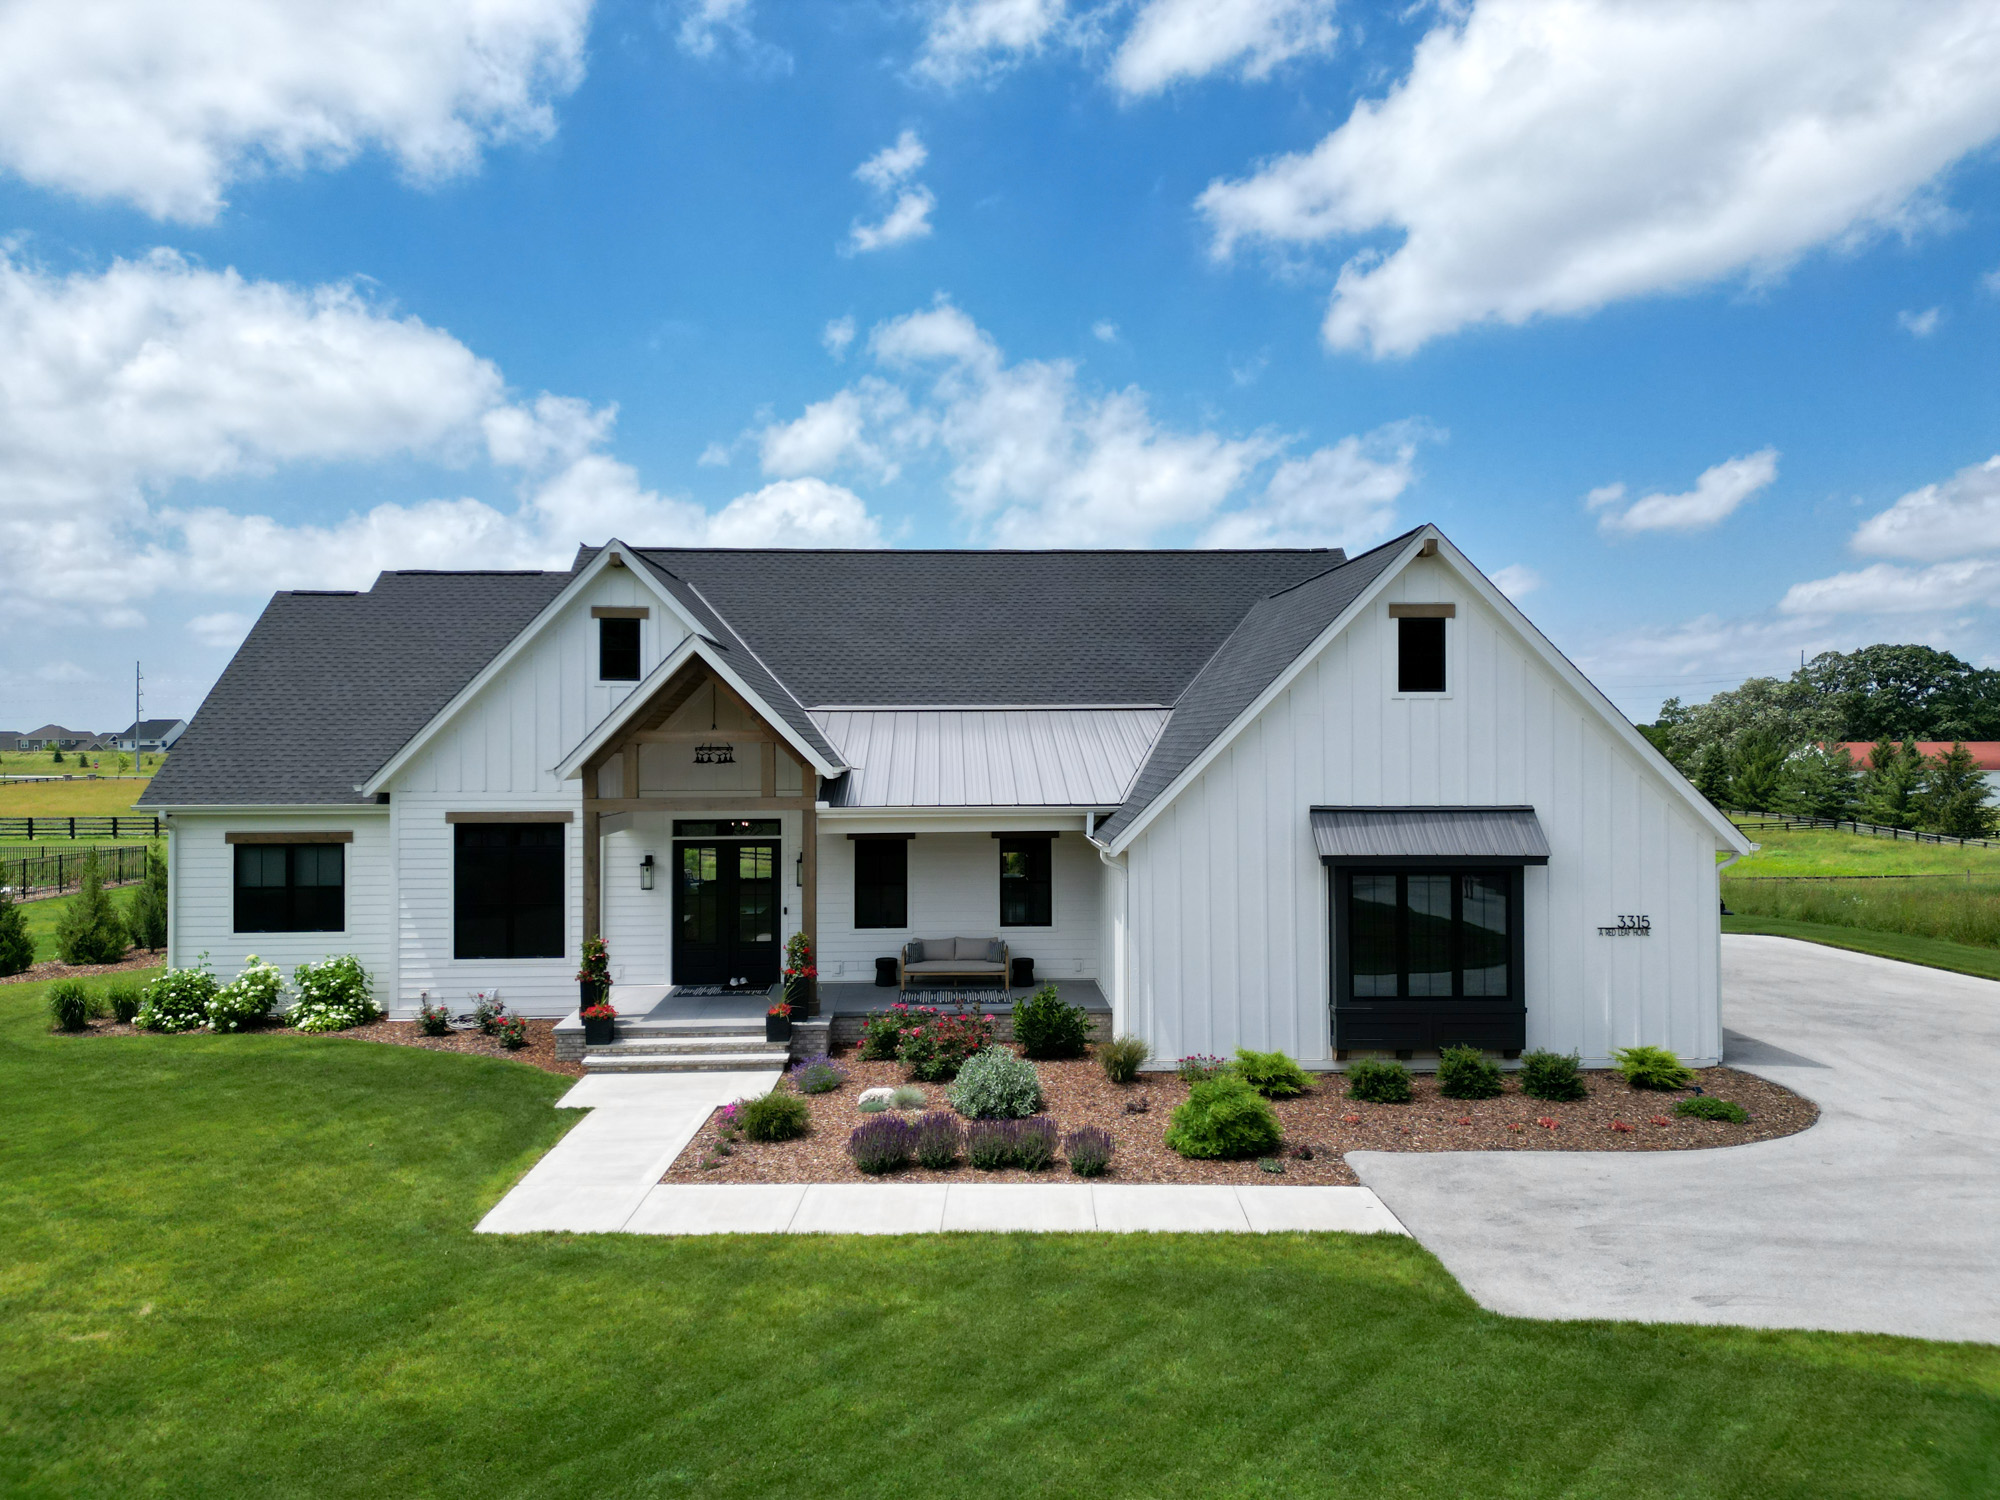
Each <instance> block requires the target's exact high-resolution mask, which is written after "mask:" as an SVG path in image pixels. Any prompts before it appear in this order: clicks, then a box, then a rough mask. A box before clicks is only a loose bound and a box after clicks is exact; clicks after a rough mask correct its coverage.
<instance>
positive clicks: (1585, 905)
mask: <svg viewBox="0 0 2000 1500" xmlns="http://www.w3.org/2000/svg"><path fill="white" fill-rule="evenodd" d="M1392 601H1393V602H1411V603H1417V602H1447V601H1449V602H1452V603H1455V604H1456V606H1457V615H1456V617H1455V618H1454V619H1453V621H1452V623H1451V632H1450V634H1451V645H1450V653H1451V667H1450V670H1451V676H1450V688H1451V691H1450V694H1449V696H1446V697H1435V698H1418V697H1401V696H1398V695H1397V694H1396V693H1395V661H1396V655H1395V630H1394V627H1393V625H1392V622H1391V621H1390V620H1389V618H1388V611H1387V605H1388V603H1389V602H1392ZM1522 803H1525V804H1529V805H1532V806H1533V807H1534V809H1535V811H1536V814H1537V816H1538V817H1539V819H1540V821H1541V824H1542V827H1543V829H1544V831H1545V832H1546V834H1547V836H1548V840H1549V845H1550V849H1551V851H1552V852H1551V856H1550V860H1549V863H1548V865H1547V866H1546V867H1541V868H1538V867H1532V866H1531V867H1530V868H1529V869H1528V871H1527V875H1526V892H1525V897H1526V903H1525V904H1526V910H1525V912H1524V914H1523V920H1524V922H1525V929H1526V932H1525V935H1526V953H1525V964H1526V975H1525V979H1526V985H1527V1004H1528V1045H1529V1046H1530V1047H1550V1048H1554V1049H1556V1050H1558V1051H1564V1052H1567V1051H1571V1050H1575V1051H1576V1052H1578V1053H1580V1054H1581V1055H1582V1057H1583V1059H1584V1061H1585V1062H1586V1063H1587V1064H1590V1065H1594V1066H1601V1065H1604V1064H1605V1063H1607V1062H1608V1061H1609V1059H1610V1054H1611V1051H1612V1049H1614V1048H1617V1047H1625V1046H1631V1045H1634V1044H1636V1043H1641V1042H1645V1043H1653V1044H1657V1045H1660V1046H1666V1047H1671V1048H1672V1049H1673V1050H1674V1051H1676V1052H1678V1053H1679V1054H1680V1055H1681V1056H1682V1057H1683V1058H1685V1059H1688V1060H1690V1061H1694V1062H1698V1063H1710V1062H1714V1061H1716V1060H1717V1059H1718V1058H1719V1057H1720V1055H1721V1050H1722V1037H1721V1025H1720V1007H1719V999H1718V989H1719V984H1720V973H1719V967H1720V938H1719V932H1720V925H1719V921H1718V918H1717V908H1718V889H1719V888H1718V881H1717V877H1716V870H1715V848H1716V836H1715V834H1714V832H1713V831H1712V830H1710V829H1709V828H1708V827H1707V826H1706V825H1705V824H1704V823H1703V822H1702V821H1701V819H1700V818H1699V817H1698V816H1697V814H1696V813H1695V812H1694V810H1693V809H1692V808H1691V807H1689V806H1688V804H1687V803H1686V801H1685V800H1683V798H1682V797H1681V796H1680V795H1679V794H1678V793H1677V792H1676V791H1675V790H1674V789H1673V788H1672V787H1671V786H1670V785H1669V784H1667V783H1666V782H1665V781H1664V780H1662V779H1661V778H1660V776H1658V775H1657V774H1656V773H1655V772H1654V771H1653V770H1652V768H1651V767H1650V766H1648V765H1647V764H1646V763H1645V762H1644V761H1642V760H1641V759H1640V757H1639V755H1638V754H1637V753H1636V752H1635V751H1633V750H1632V749H1631V748H1630V747H1629V746H1627V745H1625V744H1624V743H1623V742H1622V741H1621V740H1620V739H1619V738H1618V736H1617V735H1615V734H1614V733H1613V731H1612V730H1611V728H1610V727H1609V726H1608V725H1606V724H1605V723H1604V722H1603V721H1602V719H1600V718H1599V717H1598V715H1597V714H1596V712H1594V711H1593V710H1592V709H1591V708H1590V707H1589V706H1588V705H1586V704H1585V703H1584V702H1583V701H1582V700H1581V699H1580V698H1579V697H1578V696H1577V695H1576V694H1575V693H1574V692H1573V691H1572V690H1571V689H1570V688H1569V686H1568V685H1567V684H1566V683H1564V682H1563V681H1562V680H1561V679H1560V678H1559V677H1557V676H1556V674H1555V673H1554V672H1553V671H1551V670H1550V669H1549V668H1548V667H1547V666H1546V665H1545V664H1544V663H1543V662H1542V661H1540V660H1539V659H1538V658H1537V657H1535V656H1534V655H1533V654H1532V653H1531V652H1530V650H1529V648H1528V647H1527V645H1526V644H1525V643H1524V642H1522V641H1521V640H1520V639H1519V638H1518V637H1517V636H1516V635H1515V634H1514V632H1513V631H1512V630H1511V629H1510V628H1509V627H1508V626H1507V625H1505V624H1504V623H1503V622H1502V621H1501V620H1500V619H1499V618H1498V617H1497V616H1495V615H1493V614H1492V613H1490V612H1489V611H1488V610H1487V609H1486V608H1485V607H1484V606H1483V604H1481V603H1480V601H1479V600H1478V598H1477V597H1476V596H1475V595H1474V594H1473V593H1472V592H1471V590H1470V589H1468V588H1466V587H1464V586H1463V585H1461V584H1459V583H1458V582H1457V580H1456V579H1455V577H1454V575H1452V574H1451V573H1450V571H1449V570H1448V569H1447V568H1445V567H1444V566H1442V565H1440V564H1438V563H1435V562H1428V561H1424V562H1417V563H1414V564H1412V565H1411V567H1410V568H1408V569H1407V570H1406V571H1405V572H1404V573H1403V574H1401V575H1400V576H1399V577H1398V578H1396V579H1394V580H1392V582H1391V584H1390V586H1389V591H1388V593H1387V595H1386V596H1385V598H1384V599H1383V600H1381V601H1378V602H1376V603H1375V604H1374V605H1373V606H1372V607H1371V608H1370V610H1369V611H1368V612H1367V614H1366V615H1365V616H1364V617H1363V618H1360V619H1357V620H1356V621H1354V622H1353V623H1352V624H1351V625H1350V626H1349V627H1348V628H1347V629H1346V630H1345V631H1344V632H1342V634H1341V635H1339V636H1337V637H1336V638H1335V639H1334V640H1333V641H1332V642H1331V643H1330V644H1329V645H1328V646H1327V648H1326V649H1325V651H1324V652H1323V653H1322V655H1321V656H1320V657H1319V658H1318V659H1317V660H1316V661H1314V662H1312V663H1310V664H1309V665H1307V666H1306V668H1305V669H1304V670H1303V672H1302V673H1301V674H1300V675H1299V676H1298V677H1297V678H1296V679H1295V680H1294V681H1293V682H1292V683H1291V685H1290V686H1289V687H1288V688H1287V689H1286V690H1285V691H1284V692H1283V693H1281V694H1280V695H1279V696H1278V697H1277V698H1275V699H1274V700H1273V701H1272V702H1271V703H1270V705H1269V706H1268V707H1267V708H1265V710H1264V711H1263V712H1262V713H1261V714H1260V715H1259V716H1258V718H1257V719H1256V720H1255V721H1254V722H1253V723H1252V724H1250V725H1249V726H1248V727H1247V728H1246V729H1245V730H1244V732H1243V733H1242V734H1241V736H1240V737H1239V738H1237V739H1236V740H1235V741H1234V743H1233V744H1232V745H1231V746H1230V748H1229V749H1227V750H1226V751H1224V752H1223V753H1222V754H1221V755H1220V756H1219V757H1218V758H1217V759H1216V760H1215V761H1214V762H1213V763H1212V764H1210V765H1209V766H1208V768H1207V769H1206V770H1205V771H1204V772H1203V773H1202V774H1201V775H1200V776H1199V777H1197V778H1196V779H1195V780H1194V781H1193V782H1191V783H1190V784H1189V785H1188V786H1187V787H1186V788H1185V789H1184V790H1183V791H1182V792H1181V793H1180V795H1179V796H1178V797H1177V798H1176V799H1175V800H1174V801H1173V803H1172V804H1170V805H1169V806H1168V807H1166V808H1165V809H1164V810H1163V811H1162V812H1161V813H1160V815H1159V817H1158V818H1157V820H1156V821H1154V822H1153V823H1152V824H1151V825H1150V826H1149V827H1148V828H1147V829H1145V830H1144V832H1142V833H1141V835H1140V836H1139V838H1138V839H1137V840H1136V841H1135V842H1134V843H1133V845H1132V847H1131V849H1130V851H1129V856H1128V857H1129V868H1130V921H1131V928H1132V943H1131V955H1132V978H1131V990H1130V1005H1131V1009H1132V1019H1131V1025H1132V1027H1133V1029H1134V1030H1136V1031H1137V1032H1138V1033H1139V1034H1141V1035H1143V1036H1145V1037H1146V1038H1147V1039H1148V1040H1149V1041H1150V1042H1151V1043H1152V1044H1153V1053H1154V1056H1155V1057H1158V1058H1172V1057H1176V1056H1182V1055H1185V1054H1187V1053H1191V1052H1210V1053H1218V1054H1222V1055H1225V1056H1226V1055H1227V1054H1229V1053H1230V1052H1231V1051H1233V1050H1234V1049H1235V1048H1237V1047H1239V1046H1247V1047H1254V1048H1260V1049H1262V1048H1282V1049H1283V1050H1284V1051H1286V1052H1289V1053H1291V1054H1293V1055H1294V1056H1297V1057H1301V1058H1306V1059H1315V1060H1318V1059H1327V1058H1329V1057H1330V1055H1331V1049H1332V1038H1331V1016H1330V1008H1329V1007H1330V987H1331V963H1330V957H1329V952H1330V949H1329V934H1330V929H1329V920H1330V917H1329V910H1328V907H1329V901H1328V883H1327V877H1326V873H1325V870H1324V867H1323V866H1322V865H1321V864H1320V862H1319V859H1318V857H1317V854H1316V852H1315V850H1314V847H1313V841H1312V835H1311V831H1310V827H1309V823H1308V812H1309V809H1310V808H1311V807H1313V806H1314V805H1315V804H1324V805H1336V806H1337V805H1371V804H1372V805H1385V806H1399V805H1423V804H1487V805H1504V804H1522ZM1624 913H1634V914H1641V913H1643V914H1645V915H1647V916H1649V917H1650V918H1651V919H1652V936H1650V937H1605V936H1601V935H1600V934H1599V933H1598V930H1597V929H1598V928H1599V927H1600V926H1604V925H1608V924H1612V923H1615V922H1616V920H1617V918H1618V916H1619V915H1620V914H1624Z"/></svg>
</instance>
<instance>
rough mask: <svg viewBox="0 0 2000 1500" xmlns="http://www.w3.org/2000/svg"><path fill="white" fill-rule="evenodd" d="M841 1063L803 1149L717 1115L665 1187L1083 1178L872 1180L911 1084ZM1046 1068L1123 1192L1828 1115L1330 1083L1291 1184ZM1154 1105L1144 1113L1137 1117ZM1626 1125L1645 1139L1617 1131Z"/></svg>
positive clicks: (1755, 1088) (1805, 1105) (1182, 1094)
mask: <svg viewBox="0 0 2000 1500" xmlns="http://www.w3.org/2000/svg"><path fill="white" fill-rule="evenodd" d="M840 1061H841V1063H842V1064H843V1066H845V1067H846V1068H847V1069H848V1070H849V1073H850V1077H849V1079H848V1081H847V1082H846V1083H844V1084H842V1085H841V1086H840V1087H839V1088H838V1089H836V1090H834V1091H833V1092H832V1093H830V1094H819V1095H816V1096H811V1097H808V1098H807V1099H806V1106H807V1108H808V1109H810V1110H811V1112H812V1124H811V1128H810V1130H809V1131H808V1132H807V1134H806V1135H804V1136H803V1137H801V1138H800V1139H798V1140H794V1141H780V1142H776V1143H773V1144H768V1145H759V1144H757V1143H756V1142H753V1141H747V1140H738V1141H736V1142H735V1143H733V1145H731V1146H730V1147H729V1154H728V1155H726V1156H717V1155H715V1154H714V1152H715V1148H716V1147H717V1146H718V1145H721V1144H723V1142H722V1137H721V1132H720V1130H719V1128H718V1126H717V1123H716V1119H715V1117H714V1116H713V1115H711V1116H710V1118H709V1119H708V1121H707V1123H705V1124H704V1125H703V1126H702V1128H701V1130H700V1131H699V1132H698V1133H697V1134H696V1136H695V1138H694V1140H693V1141H691V1142H690V1143H689V1144H688V1146H687V1149H686V1150H684V1151H683V1152H682V1153H681V1154H680V1156H679V1157H678V1158H677V1159H676V1160H675V1162H674V1164H673V1166H672V1167H670V1168H668V1170H667V1174H666V1176H665V1177H664V1178H662V1179H661V1180H662V1181H664V1182H687V1181H701V1182H885V1181H894V1182H1033V1181H1042V1182H1046V1181H1049V1180H1051V1178H1052V1177H1061V1178H1064V1179H1067V1178H1068V1177H1069V1173H1068V1171H1067V1169H1066V1168H1065V1167H1064V1166H1063V1165H1062V1164H1061V1163H1060V1162H1058V1163H1057V1164H1056V1165H1054V1166H1053V1167H1051V1168H1049V1169H1046V1170H1044V1171H1042V1172H1038V1173H1031V1172H1022V1171H1004V1172H983V1171H980V1170H978V1169H977V1168H975V1167H972V1166H969V1165H967V1164H966V1163H965V1162H964V1161H963V1160H961V1161H960V1163H959V1164H958V1165H957V1166H955V1167H953V1168H951V1169H950V1170H948V1171H943V1172H933V1171H927V1170H925V1169H924V1168H922V1167H919V1166H917V1165H916V1164H914V1163H912V1164H911V1165H909V1166H907V1167H905V1168H904V1169H903V1170H902V1171H900V1172H897V1173H894V1174H892V1175H891V1176H889V1177H870V1176H868V1175H867V1174H866V1173H864V1172H861V1171H858V1170H856V1168H855V1166H854V1164H853V1163H852V1162H850V1161H849V1160H848V1158H847V1151H846V1146H847V1137H848V1134H849V1132H850V1131H852V1130H853V1129H854V1128H855V1127H856V1126H857V1125H859V1124H861V1123H862V1122H863V1121H864V1120H867V1119H869V1118H871V1117H870V1116H868V1115H864V1114H862V1113H861V1112H860V1111H859V1110H858V1109H857V1108H856V1107H855V1100H856V1099H857V1098H858V1097H859V1095H860V1093H861V1091H862V1090H863V1089H865V1088H872V1087H875V1086H876V1085H879V1084H890V1085H894V1084H899V1083H902V1082H903V1081H904V1079H903V1073H902V1069H901V1067H900V1066H899V1065H897V1064H895V1063H870V1062H861V1061H859V1060H857V1059H856V1058H855V1056H854V1055H853V1054H852V1053H851V1052H850V1053H849V1054H848V1055H847V1056H845V1057H842V1058H841V1059H840ZM1035 1068H1036V1071H1037V1072H1038V1073H1039V1074H1040V1075H1041V1081H1042V1093H1043V1098H1044V1104H1043V1112H1044V1113H1046V1114H1049V1115H1052V1116H1053V1117H1054V1118H1055V1120H1056V1122H1057V1124H1058V1125H1059V1126H1060V1127H1061V1128H1062V1129H1063V1130H1064V1131H1069V1130H1074V1129H1076V1128H1077V1127H1078V1126H1080V1125H1098V1126H1102V1127H1103V1128H1104V1129H1106V1130H1108V1131H1110V1132H1111V1136H1112V1140H1113V1142H1114V1147H1113V1152H1112V1157H1111V1170H1110V1172H1109V1173H1107V1174H1106V1176H1105V1177H1104V1178H1102V1179H1099V1180H1101V1181H1110V1182H1189V1183H1236V1184H1262V1185H1266V1186H1275V1185H1280V1184H1287V1185H1297V1186H1321V1185H1335V1184H1353V1183H1355V1182H1357V1181H1359V1179H1358V1178H1356V1177H1355V1175H1354V1173H1353V1171H1352V1170H1350V1169H1349V1167H1348V1165H1347V1163H1346V1161H1345V1160H1344V1159H1343V1158H1344V1156H1345V1153H1347V1152H1349V1151H1689V1150H1697V1149H1701V1148H1704V1147H1710V1146H1737V1145H1741V1144H1743V1143H1744V1142H1746V1141H1761V1140H1770V1139H1772V1138H1774V1137H1777V1136H1784V1135H1792V1134H1794V1133H1796V1132H1798V1131H1801V1130H1804V1129H1805V1128H1806V1127H1807V1126H1809V1125H1811V1124H1812V1123H1813V1122H1814V1121H1815V1120H1817V1119H1818V1118H1819V1108H1818V1106H1816V1105H1814V1104H1813V1103H1812V1102H1811V1101H1809V1100H1806V1099H1802V1098H1800V1097H1799V1096H1798V1095H1797V1094H1794V1093H1793V1092H1792V1091H1791V1090H1789V1089H1785V1088H1780V1087H1779V1086H1778V1085H1777V1084H1775V1083H1767V1082H1766V1081H1765V1080H1763V1079H1761V1078H1756V1077H1753V1076H1751V1075H1750V1074H1748V1073H1739V1072H1737V1071H1736V1070H1735V1069H1734V1068H1705V1069H1701V1070H1700V1071H1698V1072H1697V1074H1696V1075H1695V1076H1696V1083H1697V1084H1698V1085H1699V1086H1700V1087H1701V1088H1702V1089H1704V1090H1705V1091H1707V1092H1708V1093H1710V1094H1715V1095H1717V1096H1719V1097H1721V1098H1724V1099H1731V1100H1734V1101H1735V1102H1736V1103H1738V1104H1740V1105H1742V1106H1743V1107H1744V1108H1745V1109H1747V1110H1748V1111H1749V1112H1750V1120H1749V1123H1748V1124H1745V1125H1731V1124H1728V1123H1726V1122H1724V1121H1718V1120H1684V1119H1679V1118H1677V1117H1675V1115H1674V1113H1673V1107H1674V1103H1675V1101H1676V1100H1679V1099H1684V1098H1687V1097H1688V1096H1689V1095H1690V1094H1691V1093H1692V1092H1693V1090H1692V1089H1682V1090H1676V1091H1674V1092H1672V1093H1654V1092H1649V1091H1640V1090H1635V1089H1633V1088H1630V1087H1628V1086H1627V1084H1626V1083H1625V1080H1624V1079H1623V1078H1622V1077H1621V1076H1619V1075H1618V1074H1616V1073H1586V1074H1584V1080H1585V1083H1586V1086H1587V1087H1588V1088H1589V1090H1590V1095H1589V1097H1588V1098H1586V1099H1580V1100H1578V1101H1577V1102H1576V1103H1574V1104H1550V1103H1548V1102H1547V1101H1545V1100H1541V1099H1530V1098H1528V1097H1527V1096H1526V1095H1524V1094H1522V1093H1520V1092H1519V1091H1518V1088H1519V1086H1518V1084H1517V1082H1516V1081H1515V1079H1514V1078H1512V1077H1509V1078H1508V1079H1507V1092H1506V1093H1504V1094H1502V1095H1501V1096H1500V1097H1499V1098H1497V1099H1445V1098H1442V1097H1440V1096H1439V1094H1438V1091H1437V1081H1436V1079H1434V1078H1429V1077H1425V1076H1422V1075H1419V1076H1418V1077H1417V1079H1416V1098H1415V1100H1414V1101H1413V1102H1412V1103H1409V1104H1363V1103H1360V1102H1358V1101H1356V1100H1353V1099H1349V1098H1347V1097H1346V1084H1345V1081H1344V1079H1342V1078H1341V1077H1340V1075H1338V1074H1320V1075H1316V1077H1317V1079H1318V1080H1319V1081H1318V1082H1317V1085H1316V1086H1315V1088H1314V1089H1313V1091H1312V1092H1311V1093H1309V1094H1306V1095H1304V1096H1302V1097H1300V1098H1297V1099H1284V1100H1277V1101H1274V1102H1273V1103H1272V1105H1271V1108H1272V1110H1273V1111H1274V1112H1275V1113H1276V1114H1277V1116H1278V1121H1279V1123H1280V1124H1281V1125H1282V1126H1283V1127H1284V1131H1285V1140H1284V1145H1283V1146H1282V1147H1281V1150H1280V1155H1279V1157H1278V1158H1277V1160H1279V1161H1281V1163H1282V1165H1283V1168H1284V1170H1283V1172H1282V1173H1273V1172H1269V1171H1267V1170H1265V1169H1264V1168H1263V1167H1262V1166H1260V1165H1259V1164H1258V1163H1257V1162H1255V1161H1191V1160H1189V1159H1188V1158H1186V1157H1183V1156H1181V1155H1179V1154H1177V1153H1176V1152H1173V1151H1170V1150H1168V1149H1167V1146H1166V1143H1165V1141H1164V1139H1163V1137H1164V1135H1165V1133H1166V1128H1167V1120H1168V1117H1169V1116H1171V1115H1172V1114H1173V1111H1174V1106H1176V1105H1177V1104H1179V1103H1180V1102H1181V1101H1182V1100H1184V1099H1185V1098H1187V1085H1186V1084H1184V1083H1182V1082H1181V1081H1180V1079H1179V1078H1178V1077H1176V1076H1175V1075H1173V1074H1171V1073H1145V1074H1141V1075H1140V1078H1139V1081H1138V1082H1137V1083H1133V1084H1127V1085H1124V1086H1120V1085H1118V1084H1114V1083H1112V1082H1111V1081H1110V1080H1109V1079H1107V1078H1106V1077H1105V1076H1104V1074H1103V1072H1102V1071H1101V1070H1100V1069H1099V1068H1098V1066H1097V1064H1096V1063H1095V1062H1094V1061H1091V1060H1088V1059H1084V1060H1079V1061H1074V1062H1039V1063H1036V1064H1035ZM921 1087H922V1088H923V1090H924V1093H925V1095H926V1097H927V1100H928V1104H927V1107H928V1108H932V1109H949V1108H950V1105H949V1104H948V1103H947V1102H946V1101H945V1085H943V1084H924V1085H921ZM1140 1102H1143V1103H1144V1105H1145V1109H1144V1112H1143V1113H1133V1112H1131V1107H1132V1106H1133V1105H1135V1104H1138V1103H1140ZM1614 1121H1615V1122H1618V1123H1619V1124H1623V1125H1627V1126H1630V1127H1631V1128H1630V1129H1629V1130H1617V1129H1613V1128H1612V1126H1613V1122H1614ZM1541 1122H1553V1125H1552V1126H1551V1125H1550V1124H1546V1123H1541ZM1660 1122H1664V1123H1660ZM1307 1152H1309V1153H1310V1155H1309V1156H1308V1155H1306V1154H1305V1153H1307ZM1077 1180H1079V1181H1080V1180H1081V1179H1077Z"/></svg>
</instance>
